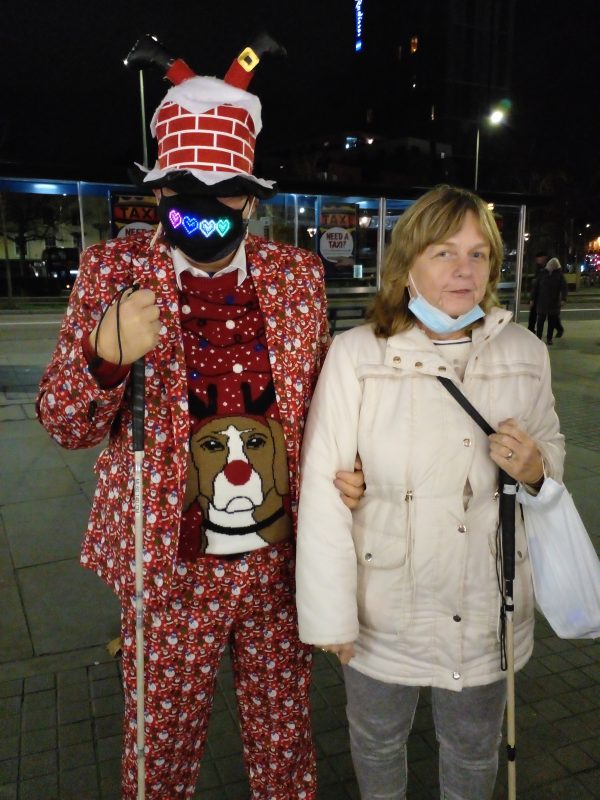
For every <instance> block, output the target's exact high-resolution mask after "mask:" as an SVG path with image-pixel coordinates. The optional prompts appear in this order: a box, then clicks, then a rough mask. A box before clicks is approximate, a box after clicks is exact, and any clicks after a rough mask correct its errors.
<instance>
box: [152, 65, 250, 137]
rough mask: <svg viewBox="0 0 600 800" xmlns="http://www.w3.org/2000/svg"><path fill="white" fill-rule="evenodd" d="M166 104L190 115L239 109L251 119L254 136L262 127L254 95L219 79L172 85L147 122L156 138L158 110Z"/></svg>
mask: <svg viewBox="0 0 600 800" xmlns="http://www.w3.org/2000/svg"><path fill="white" fill-rule="evenodd" d="M167 103H175V104H176V105H178V106H181V107H182V108H184V109H185V110H186V111H189V112H191V113H192V114H204V113H206V112H207V111H210V109H211V108H217V106H225V105H228V106H235V107H236V108H243V109H244V110H245V111H247V112H248V113H249V114H250V116H251V117H252V122H253V123H254V135H255V136H257V135H258V134H259V132H260V130H261V128H262V122H261V116H260V111H261V104H260V100H259V99H258V97H257V96H256V95H255V94H250V92H245V91H244V90H243V89H237V88H236V87H235V86H231V85H230V84H228V83H225V81H222V80H220V79H219V78H205V77H199V76H198V77H196V78H189V79H188V80H187V81H184V82H183V83H180V84H178V85H177V86H173V87H172V88H171V89H169V91H168V92H167V93H166V95H165V96H164V98H163V100H162V102H161V104H160V105H159V106H158V108H157V109H156V111H155V112H154V116H153V117H152V122H151V123H150V130H151V131H152V135H153V136H156V119H157V116H158V112H159V111H160V109H161V108H162V107H163V106H164V105H166V104H167Z"/></svg>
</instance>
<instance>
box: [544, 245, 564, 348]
mask: <svg viewBox="0 0 600 800" xmlns="http://www.w3.org/2000/svg"><path fill="white" fill-rule="evenodd" d="M567 293H568V287H567V282H566V280H565V276H564V275H563V273H562V268H561V265H560V261H559V260H558V258H551V259H550V260H549V261H548V263H547V264H546V266H545V268H544V269H543V270H542V272H541V273H540V275H539V277H538V279H537V281H536V308H537V322H536V334H537V337H538V339H541V338H542V336H543V334H544V323H545V322H546V318H547V319H548V328H547V330H546V343H547V344H548V345H551V344H552V338H553V336H554V331H556V337H557V339H560V337H561V336H562V335H563V333H564V328H563V326H562V323H561V321H560V309H561V306H562V305H563V304H564V303H566V302H567Z"/></svg>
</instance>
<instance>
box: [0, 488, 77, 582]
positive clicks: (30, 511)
mask: <svg viewBox="0 0 600 800" xmlns="http://www.w3.org/2000/svg"><path fill="white" fill-rule="evenodd" d="M89 513H90V501H89V499H88V498H87V497H86V496H85V495H84V494H82V493H81V492H79V493H78V494H76V495H73V496H72V497H69V499H68V502H65V498H64V497H52V498H48V499H45V500H30V501H29V502H26V503H11V504H9V505H5V506H4V507H3V508H2V511H1V512H0V514H1V516H2V519H3V521H4V526H5V529H6V536H7V539H8V543H9V546H10V553H11V557H12V560H13V564H14V566H15V568H16V569H20V568H22V567H29V566H33V565H36V564H45V563H47V562H50V561H63V560H65V559H69V558H77V557H78V556H79V550H80V548H81V541H82V539H83V535H84V533H85V530H86V528H87V520H88V516H89ZM40 526H41V527H42V530H41V531H40Z"/></svg>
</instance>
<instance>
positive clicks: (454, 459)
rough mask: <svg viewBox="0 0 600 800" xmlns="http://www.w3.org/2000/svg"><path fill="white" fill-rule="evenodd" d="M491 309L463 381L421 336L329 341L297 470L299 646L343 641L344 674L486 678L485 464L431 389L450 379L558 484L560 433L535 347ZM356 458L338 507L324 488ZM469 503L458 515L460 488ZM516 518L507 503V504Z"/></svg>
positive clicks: (524, 609) (495, 620) (490, 545)
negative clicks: (347, 501) (349, 655)
mask: <svg viewBox="0 0 600 800" xmlns="http://www.w3.org/2000/svg"><path fill="white" fill-rule="evenodd" d="M510 317H511V315H510V313H509V312H508V311H505V310H503V309H494V310H492V311H491V312H490V313H489V314H488V315H487V316H486V318H485V321H484V324H483V326H482V327H479V328H477V329H475V331H474V332H473V342H472V347H471V355H470V358H469V362H468V364H467V368H466V371H465V375H464V379H463V380H462V381H461V380H460V379H459V377H458V376H457V375H456V374H455V373H454V370H453V369H452V367H451V366H450V365H449V364H448V363H447V362H446V361H445V360H444V358H443V357H442V355H441V354H440V352H439V351H438V349H436V346H435V345H434V344H433V343H432V342H431V341H430V340H429V339H428V338H427V337H426V336H425V334H424V333H423V332H422V331H420V330H419V329H418V328H416V327H414V328H412V329H411V330H409V331H406V332H403V333H399V334H396V335H394V336H392V337H390V338H389V339H387V340H386V339H378V338H376V337H375V336H374V335H373V332H372V328H371V326H368V325H365V326H361V327H359V328H355V329H353V330H351V331H348V332H346V333H344V334H342V335H340V336H338V337H336V339H335V341H334V342H333V345H332V347H331V350H330V352H329V354H328V356H327V359H326V361H325V365H324V368H323V370H322V372H321V376H320V378H319V382H318V386H317V390H316V392H315V395H314V398H313V401H312V404H311V408H310V413H309V418H308V422H307V426H306V431H305V435H304V444H303V455H302V462H301V494H300V514H299V529H298V553H297V569H296V577H297V605H298V619H299V626H300V637H301V639H302V640H303V641H304V642H308V643H311V644H315V645H320V644H321V645H323V644H333V643H343V642H355V643H356V644H355V649H356V656H355V658H354V659H353V660H352V662H351V663H352V666H353V667H354V668H356V669H357V670H359V671H361V672H363V673H365V674H366V675H369V676H370V677H373V678H377V679H379V680H382V681H388V682H394V683H403V684H407V685H422V686H425V685H432V686H438V687H443V688H447V689H452V690H460V689H461V688H462V687H465V686H474V685H480V684H486V683H490V682H492V681H494V680H498V679H500V678H501V677H502V675H503V674H504V673H502V672H501V670H500V650H499V613H500V594H499V590H498V582H497V574H496V552H497V545H496V533H497V523H498V496H497V468H496V466H495V464H494V463H493V462H492V461H491V459H490V457H489V455H488V441H487V437H486V436H485V434H484V433H483V432H482V431H481V429H480V428H479V427H478V426H477V425H476V424H475V422H474V421H473V420H472V419H471V417H470V416H468V415H467V413H466V412H465V411H464V410H463V409H462V408H461V407H460V406H459V405H458V403H457V402H456V400H454V399H453V398H452V397H451V396H450V395H449V394H448V392H447V391H446V389H444V387H443V386H442V385H441V384H440V382H439V381H438V380H436V376H438V375H445V376H447V377H450V378H451V379H452V380H454V381H455V382H456V383H457V384H458V385H459V386H460V388H461V390H462V391H463V393H464V394H465V395H466V396H467V397H468V398H469V400H470V401H471V403H472V404H473V405H474V406H475V407H476V408H477V409H478V410H479V412H480V413H481V414H482V415H483V416H484V417H485V418H486V419H487V420H488V422H489V423H490V424H491V425H492V426H493V427H494V428H496V427H497V426H498V424H499V423H500V422H501V421H503V420H505V419H507V418H508V417H513V418H515V419H516V420H517V422H518V424H519V425H520V426H521V427H522V428H523V429H524V430H525V431H527V432H528V433H529V435H530V436H532V437H533V438H534V439H535V441H536V443H537V445H538V447H539V449H540V451H541V453H542V455H543V458H544V463H545V469H546V473H547V475H549V476H551V477H553V478H555V479H556V480H558V481H560V480H561V479H562V470H563V461H564V439H563V436H562V435H561V434H560V432H559V424H558V419H557V416H556V413H555V411H554V398H553V395H552V390H551V385H550V364H549V359H548V354H547V351H546V348H545V346H544V345H543V344H542V343H541V342H540V341H539V340H538V339H537V338H536V337H535V336H533V335H532V334H530V333H529V332H528V331H526V330H524V329H523V328H520V327H519V326H518V325H515V324H514V323H512V322H511V321H510ZM357 452H358V453H359V454H360V456H361V458H362V462H363V468H364V472H365V481H366V485H367V489H366V493H365V495H364V497H363V499H362V500H361V502H360V506H359V508H358V509H357V510H356V511H354V512H350V511H349V510H348V509H347V508H346V507H345V506H344V504H343V503H342V501H341V499H340V497H339V495H338V492H337V490H336V489H335V487H334V486H333V479H334V476H335V473H336V471H337V470H339V469H347V470H351V469H352V468H353V464H354V458H355V454H356V453H357ZM467 481H468V485H470V488H471V491H472V496H471V497H470V499H469V501H468V503H466V506H467V507H466V508H465V485H466V484H467ZM517 511H518V509H517ZM516 551H517V555H516V561H517V564H516V580H515V592H514V594H515V626H514V627H515V663H516V667H517V669H519V668H521V667H522V666H523V665H524V664H525V663H526V662H527V660H528V658H529V656H530V654H531V650H532V647H533V623H534V617H533V594H532V584H531V575H530V569H529V559H528V554H527V544H526V541H525V535H524V530H523V526H522V523H521V519H520V515H519V513H517V530H516Z"/></svg>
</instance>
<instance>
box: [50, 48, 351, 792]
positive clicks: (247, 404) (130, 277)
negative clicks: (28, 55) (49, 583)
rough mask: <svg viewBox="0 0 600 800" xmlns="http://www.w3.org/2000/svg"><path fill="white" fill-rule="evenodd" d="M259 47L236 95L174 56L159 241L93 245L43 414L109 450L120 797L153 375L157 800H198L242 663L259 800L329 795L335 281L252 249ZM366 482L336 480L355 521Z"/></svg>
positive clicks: (148, 595) (252, 778) (130, 730)
mask: <svg viewBox="0 0 600 800" xmlns="http://www.w3.org/2000/svg"><path fill="white" fill-rule="evenodd" d="M257 60H258V59H257V58H256V57H255V54H254V53H252V52H251V53H250V55H249V54H248V52H247V51H243V53H242V54H241V55H240V57H239V58H238V59H237V60H236V61H234V63H233V64H232V66H231V68H230V70H229V72H228V73H227V75H226V77H225V80H224V81H221V80H217V79H216V78H202V77H197V76H196V75H194V73H193V72H192V71H191V70H190V69H189V67H188V66H187V65H186V64H185V63H184V62H182V61H173V60H168V62H167V63H166V64H165V66H166V68H167V72H166V74H167V77H168V78H169V80H170V81H171V83H173V87H172V88H171V89H170V90H169V92H168V93H167V95H166V96H165V98H164V100H163V101H162V103H161V104H160V106H159V108H158V109H157V111H156V113H155V115H154V118H153V121H152V131H153V133H154V135H155V136H156V138H157V140H158V161H157V163H156V165H155V167H154V169H152V170H151V171H149V172H148V171H145V173H143V174H142V175H141V177H140V180H143V182H144V185H145V186H147V187H150V188H152V189H153V191H154V192H155V194H156V196H157V200H158V209H159V218H160V220H161V226H160V228H159V232H158V234H154V235H153V234H152V232H150V233H145V232H144V233H140V234H135V235H131V236H129V237H126V238H125V239H119V240H113V241H109V242H106V243H101V244H98V245H94V246H92V247H90V248H89V249H88V250H87V251H86V252H85V254H84V256H83V259H82V264H81V269H80V273H79V277H78V279H77V282H76V284H75V286H74V288H73V291H72V293H71V298H70V302H69V308H68V311H67V314H66V316H65V319H64V321H63V324H62V328H61V332H60V338H59V341H58V344H57V346H56V349H55V351H54V354H53V356H52V360H51V363H50V364H49V366H48V368H47V370H46V372H45V374H44V377H43V379H42V382H41V385H40V394H39V399H38V413H39V418H40V420H41V422H42V424H43V425H44V427H45V428H46V430H47V431H48V432H49V433H50V434H51V435H52V437H53V438H54V439H55V440H56V441H57V442H58V443H59V444H61V445H62V446H64V447H68V448H80V447H91V446H93V445H96V444H98V443H99V442H101V441H102V440H104V439H105V437H108V444H107V446H106V448H105V449H104V450H103V452H102V453H101V455H100V457H99V458H98V462H97V464H96V473H97V476H98V484H97V488H96V492H95V496H94V501H93V506H92V510H91V515H90V520H89V524H88V529H87V533H86V536H85V540H84V543H83V548H82V556H81V561H82V563H83V565H84V566H86V567H88V568H90V569H92V570H94V571H95V572H96V573H97V574H98V575H99V576H100V577H101V578H102V579H103V580H104V581H106V583H107V584H108V585H109V586H111V587H112V588H113V589H114V591H115V592H116V593H117V595H118V597H119V599H120V601H121V606H122V631H121V638H122V643H123V675H124V690H125V722H124V745H123V770H122V780H123V788H122V792H123V794H122V796H123V798H125V800H134V798H135V797H136V793H137V777H136V693H135V686H136V684H135V605H134V603H135V597H134V596H135V589H134V543H133V540H134V536H133V528H134V502H133V483H134V480H133V468H132V463H133V462H132V452H131V449H132V443H131V423H132V416H131V410H130V365H131V364H132V363H133V362H134V361H136V360H137V359H139V358H140V357H142V356H144V357H145V383H146V410H145V424H144V430H145V437H146V444H145V456H144V465H143V472H144V483H145V493H144V508H143V510H144V558H143V560H144V601H145V602H144V605H145V614H144V623H145V639H146V642H145V659H144V660H145V695H146V696H145V727H146V756H145V762H146V780H145V783H146V795H145V796H146V798H149V800H158V798H161V799H164V800H174V798H178V797H182V798H191V797H192V796H193V794H194V791H195V784H196V778H197V774H198V768H199V762H200V759H201V756H202V752H203V749H204V745H205V741H206V731H207V726H208V721H209V716H210V712H211V708H212V700H213V692H214V684H215V677H216V674H217V670H218V667H219V662H220V660H221V656H222V655H223V652H224V650H225V649H226V648H227V647H229V649H230V651H231V658H232V664H233V672H234V678H235V689H236V695H237V701H238V707H239V714H240V720H241V728H242V740H243V747H244V758H245V762H246V767H247V771H248V776H249V782H250V790H251V797H252V798H253V800H293V799H294V798H305V799H306V800H310V798H315V797H316V776H315V755H314V748H313V744H312V741H311V735H310V708H309V682H310V669H311V651H310V648H309V647H307V646H305V645H303V644H302V643H301V642H300V641H299V639H298V634H297V623H296V612H295V607H294V581H293V575H294V565H293V561H294V531H295V522H296V506H297V499H298V456H299V449H300V442H301V438H302V430H303V425H304V418H305V415H306V411H307V407H308V404H309V402H310V398H311V396H312V392H313V388H314V385H315V382H316V378H317V375H318V372H319V369H320V366H321V364H322V361H323V358H324V355H325V352H326V350H327V347H328V344H329V334H328V326H327V317H326V300H325V292H324V284H323V274H322V265H321V263H320V261H319V259H318V258H317V257H316V256H315V255H314V254H312V253H309V252H307V251H303V250H299V249H297V248H295V247H291V246H288V245H281V244H275V243H272V242H268V241H266V240H264V239H260V238H257V237H254V236H249V235H247V224H248V219H249V216H250V214H251V212H252V209H253V207H254V205H255V202H256V198H266V197H270V196H272V195H273V194H274V193H275V191H276V187H275V186H274V185H273V183H272V182H270V181H265V180H261V179H259V178H256V177H255V176H254V175H253V174H252V170H253V158H254V144H255V137H256V135H257V133H258V132H259V130H260V103H259V101H258V98H256V97H255V96H254V95H252V94H249V93H248V92H247V91H246V88H247V85H248V83H249V79H250V74H251V69H252V67H253V66H254V65H255V63H256V61H257ZM362 480H363V478H362V473H360V472H358V471H357V472H356V473H353V474H348V473H343V474H340V476H338V479H337V481H336V483H337V485H338V487H339V488H340V490H341V491H343V493H344V494H345V495H346V497H347V502H348V504H349V505H352V504H353V502H355V498H356V497H358V496H360V494H361V493H362V488H359V487H362V485H363V483H362Z"/></svg>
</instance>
